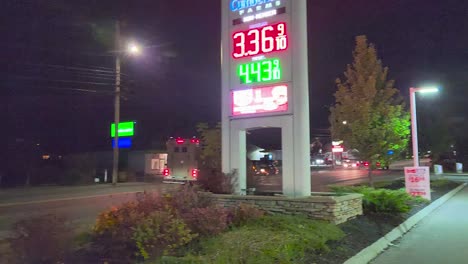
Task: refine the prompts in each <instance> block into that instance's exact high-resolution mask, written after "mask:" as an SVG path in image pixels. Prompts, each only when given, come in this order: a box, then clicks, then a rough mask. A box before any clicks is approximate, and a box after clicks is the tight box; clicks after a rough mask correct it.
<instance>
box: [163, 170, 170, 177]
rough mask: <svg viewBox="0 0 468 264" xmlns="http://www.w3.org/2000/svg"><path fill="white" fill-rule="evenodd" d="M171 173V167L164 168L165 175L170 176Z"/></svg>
mask: <svg viewBox="0 0 468 264" xmlns="http://www.w3.org/2000/svg"><path fill="white" fill-rule="evenodd" d="M169 174H170V171H169V169H164V170H163V175H164V176H165V177H166V176H169Z"/></svg>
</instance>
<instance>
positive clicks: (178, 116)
mask: <svg viewBox="0 0 468 264" xmlns="http://www.w3.org/2000/svg"><path fill="white" fill-rule="evenodd" d="M308 3H309V10H308V14H309V21H308V26H309V71H310V105H311V109H310V111H311V126H312V129H313V131H312V132H313V134H314V133H316V132H315V129H324V128H327V127H328V121H327V118H328V106H329V105H330V104H332V102H333V93H334V92H335V90H336V87H335V85H334V82H335V79H336V78H337V77H341V76H342V73H343V72H344V70H345V67H346V64H348V63H351V61H352V56H351V53H352V49H353V47H354V38H355V36H357V35H361V34H365V35H367V36H368V39H369V41H370V42H372V43H375V45H376V46H377V49H378V52H379V56H380V57H381V58H382V60H383V63H384V65H386V66H389V68H390V78H392V79H395V80H396V86H397V87H398V88H399V89H400V90H401V91H402V94H403V95H404V96H406V97H407V95H408V88H409V87H410V86H419V85H422V84H426V83H435V84H440V85H441V86H442V88H443V92H442V95H440V96H439V97H438V98H425V99H424V100H419V101H418V103H419V105H421V107H422V108H421V109H424V111H427V112H429V114H427V115H426V116H424V115H423V114H421V115H420V116H418V117H419V118H422V119H424V118H426V119H429V118H430V113H431V111H432V112H443V113H444V114H446V115H448V116H461V117H466V116H467V113H468V109H467V106H466V104H465V101H466V99H465V97H464V95H466V94H467V93H466V91H465V89H466V84H467V83H468V3H467V1H464V0H459V1H456V0H446V1H441V0H426V1H420V0H391V1H389V0H353V1H350V0H349V1H348V0H327V1H325V0H311V1H308ZM220 8H221V7H220V1H216V0H210V1H189V0H171V1H159V0H138V1H124V0H95V1H91V0H49V1H42V0H4V1H2V3H1V4H0V9H1V11H0V12H2V15H1V18H0V31H1V33H2V34H1V36H2V38H1V41H0V58H1V62H2V63H1V66H0V107H1V108H0V111H1V116H0V117H1V120H2V129H1V132H0V133H2V134H1V138H2V139H5V138H6V139H7V143H8V145H9V146H14V144H16V143H18V142H21V143H24V144H34V145H36V144H40V148H41V149H42V150H43V151H47V152H52V153H69V152H77V151H94V150H110V139H109V135H108V134H109V125H110V123H111V122H112V120H113V97H112V90H113V89H114V88H113V80H112V79H113V77H112V71H113V67H114V60H113V56H112V55H113V53H112V51H113V49H114V42H113V41H114V40H113V32H114V27H113V23H114V21H115V19H116V18H119V19H120V20H121V21H122V37H123V39H135V40H138V41H140V42H142V43H144V45H145V46H146V47H147V48H146V49H145V50H144V52H143V54H142V55H141V56H140V57H133V58H130V57H129V58H124V63H123V65H122V72H123V73H124V74H125V75H124V76H123V81H124V84H123V85H124V89H125V91H126V93H125V97H126V100H124V101H122V108H121V109H122V110H121V112H122V118H121V119H122V120H136V121H137V130H138V131H137V137H136V147H140V148H149V147H157V146H158V145H160V143H163V142H164V140H165V139H166V138H167V137H169V136H179V135H180V136H192V135H193V134H194V132H195V131H194V127H195V124H196V123H198V122H210V123H213V124H214V123H216V122H218V121H220V118H221V115H220V109H221V106H220V94H221V93H220V83H221V82H220V58H219V57H220V51H219V39H220V30H221V29H220ZM419 105H418V107H419ZM4 120H6V121H4ZM317 133H318V132H317ZM3 150H4V148H2V151H3Z"/></svg>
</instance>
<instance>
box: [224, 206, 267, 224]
mask: <svg viewBox="0 0 468 264" xmlns="http://www.w3.org/2000/svg"><path fill="white" fill-rule="evenodd" d="M264 215H265V212H264V211H262V210H260V209H258V208H256V207H254V206H252V205H249V204H243V203H241V204H240V205H239V206H236V207H233V208H231V209H230V222H231V224H232V225H233V226H235V227H240V226H243V225H246V224H248V223H249V222H251V221H254V220H257V219H258V218H261V217H263V216H264Z"/></svg>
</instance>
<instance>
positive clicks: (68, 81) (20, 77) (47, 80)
mask: <svg viewBox="0 0 468 264" xmlns="http://www.w3.org/2000/svg"><path fill="white" fill-rule="evenodd" d="M10 77H11V78H16V79H25V80H32V81H45V82H64V83H77V84H90V85H105V86H112V85H115V83H98V82H82V81H73V80H51V79H42V78H37V77H28V76H20V75H10Z"/></svg>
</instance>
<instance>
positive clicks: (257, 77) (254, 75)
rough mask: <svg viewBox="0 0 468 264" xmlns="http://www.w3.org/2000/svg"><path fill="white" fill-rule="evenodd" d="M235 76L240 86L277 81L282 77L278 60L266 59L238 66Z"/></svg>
mask: <svg viewBox="0 0 468 264" xmlns="http://www.w3.org/2000/svg"><path fill="white" fill-rule="evenodd" d="M237 75H238V76H239V78H240V79H241V83H242V84H251V83H262V82H271V81H279V80H281V76H282V70H281V63H280V60H279V59H268V60H261V61H254V62H249V63H245V64H240V65H239V66H238V67H237Z"/></svg>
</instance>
